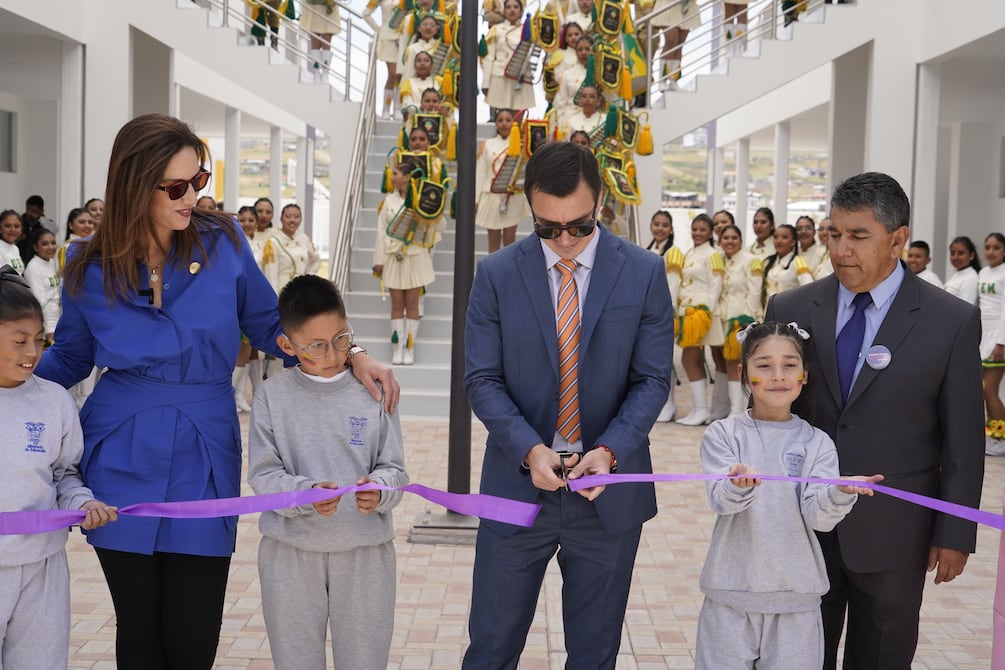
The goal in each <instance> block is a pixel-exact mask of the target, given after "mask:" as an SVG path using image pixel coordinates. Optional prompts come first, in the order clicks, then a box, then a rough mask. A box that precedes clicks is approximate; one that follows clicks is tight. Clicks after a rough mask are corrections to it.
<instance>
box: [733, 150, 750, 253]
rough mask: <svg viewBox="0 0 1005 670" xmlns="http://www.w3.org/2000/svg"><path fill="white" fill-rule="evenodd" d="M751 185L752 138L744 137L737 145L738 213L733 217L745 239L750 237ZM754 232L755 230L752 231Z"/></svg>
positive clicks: (734, 213)
mask: <svg viewBox="0 0 1005 670" xmlns="http://www.w3.org/2000/svg"><path fill="white" fill-rule="evenodd" d="M749 184H750V138H749V137H743V138H741V139H740V140H739V141H738V142H737V143H736V211H735V212H733V217H734V218H735V219H736V225H737V226H738V227H739V229H740V230H741V231H743V239H744V240H746V239H747V237H748V234H747V227H748V226H750V225H751V219H750V216H749V215H748V214H747V210H748V209H749V208H750V206H749V205H748V204H747V187H748V185H749ZM751 232H753V230H751Z"/></svg>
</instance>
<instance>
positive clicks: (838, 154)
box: [827, 42, 872, 194]
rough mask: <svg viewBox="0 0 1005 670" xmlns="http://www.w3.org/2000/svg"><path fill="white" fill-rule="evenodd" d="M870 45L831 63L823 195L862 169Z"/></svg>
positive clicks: (870, 55)
mask: <svg viewBox="0 0 1005 670" xmlns="http://www.w3.org/2000/svg"><path fill="white" fill-rule="evenodd" d="M871 67H872V43H871V42H870V43H869V44H866V45H863V46H861V47H859V48H858V49H855V50H853V51H849V52H848V53H846V54H845V55H843V56H841V57H840V58H837V59H835V60H834V61H833V63H832V68H833V71H832V74H831V105H830V110H829V123H828V142H827V144H828V155H829V156H830V166H829V169H828V170H827V180H828V184H827V187H828V188H827V192H828V194H830V193H833V191H834V187H835V186H837V185H838V184H840V183H841V181H842V180H844V179H847V178H848V177H851V176H852V175H856V174H859V173H860V172H862V170H863V169H864V167H865V136H866V108H867V106H868V97H869V92H868V91H869V70H870V69H871Z"/></svg>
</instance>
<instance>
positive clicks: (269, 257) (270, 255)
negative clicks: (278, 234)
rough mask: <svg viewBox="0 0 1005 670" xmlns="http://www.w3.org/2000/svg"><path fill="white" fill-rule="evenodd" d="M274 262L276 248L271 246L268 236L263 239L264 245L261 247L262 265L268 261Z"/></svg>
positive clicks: (270, 239)
mask: <svg viewBox="0 0 1005 670" xmlns="http://www.w3.org/2000/svg"><path fill="white" fill-rule="evenodd" d="M275 262H276V250H275V249H274V248H273V246H272V238H271V237H270V238H269V239H268V240H266V241H265V245H264V246H263V247H262V265H268V264H269V263H275Z"/></svg>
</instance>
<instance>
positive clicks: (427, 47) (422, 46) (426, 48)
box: [401, 14, 440, 91]
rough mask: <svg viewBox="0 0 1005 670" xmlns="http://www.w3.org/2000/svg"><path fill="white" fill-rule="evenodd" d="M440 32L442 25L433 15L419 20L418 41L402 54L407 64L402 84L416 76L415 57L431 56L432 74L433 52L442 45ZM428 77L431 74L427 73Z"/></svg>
mask: <svg viewBox="0 0 1005 670" xmlns="http://www.w3.org/2000/svg"><path fill="white" fill-rule="evenodd" d="M439 32H440V24H439V23H438V22H437V21H436V17H435V16H433V15H432V14H427V15H426V16H423V17H422V18H421V19H420V20H419V30H418V34H417V36H416V39H415V41H414V42H411V43H410V44H408V45H407V46H406V47H405V49H404V53H403V54H402V62H403V63H404V64H405V67H404V71H403V72H402V73H401V81H402V82H405V81H408V80H409V79H411V78H412V77H414V76H415V74H416V72H415V57H416V56H418V55H419V54H420V53H426V54H429V71H430V72H432V70H433V58H432V56H433V52H434V51H436V47H437V46H439V44H440V40H439V39H437V37H436V36H437V35H438V34H439ZM426 76H429V74H428V73H427V74H426ZM424 88H426V86H423V87H422V88H420V89H419V90H420V91H421V90H422V89H424Z"/></svg>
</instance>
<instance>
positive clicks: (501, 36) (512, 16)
mask: <svg viewBox="0 0 1005 670" xmlns="http://www.w3.org/2000/svg"><path fill="white" fill-rule="evenodd" d="M522 15H523V3H521V2H520V0H506V2H505V3H504V4H503V17H504V18H505V20H504V21H503V22H502V23H497V24H496V25H494V26H492V27H491V28H489V32H488V34H487V35H486V36H485V45H486V48H487V53H486V55H485V57H484V58H483V59H482V93H484V94H485V104H487V105H488V106H489V107H493V108H496V109H530V108H532V107H534V106H535V105H536V104H537V103H536V101H535V98H534V86H533V85H532V84H529V83H521V82H518V81H516V80H515V79H509V78H507V77H506V75H505V72H506V65H507V64H508V63H509V62H510V59H511V58H512V57H513V54H514V53H515V52H516V49H517V46H519V44H520V41H521V37H522V34H523V22H522V21H521V18H522Z"/></svg>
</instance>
